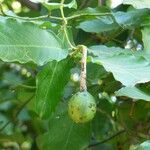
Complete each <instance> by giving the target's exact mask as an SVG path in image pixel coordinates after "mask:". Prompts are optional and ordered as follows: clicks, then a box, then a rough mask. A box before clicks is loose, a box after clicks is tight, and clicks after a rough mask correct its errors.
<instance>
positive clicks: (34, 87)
mask: <svg viewBox="0 0 150 150" xmlns="http://www.w3.org/2000/svg"><path fill="white" fill-rule="evenodd" d="M10 88H11V89H16V88H25V89H36V86H30V85H25V84H18V85H16V86H12V87H10Z"/></svg>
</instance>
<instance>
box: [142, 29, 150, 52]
mask: <svg viewBox="0 0 150 150" xmlns="http://www.w3.org/2000/svg"><path fill="white" fill-rule="evenodd" d="M149 35H150V26H149V27H145V28H144V29H143V30H142V40H143V43H144V50H146V51H148V52H150V36H149Z"/></svg>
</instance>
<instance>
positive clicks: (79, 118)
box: [68, 91, 96, 123]
mask: <svg viewBox="0 0 150 150" xmlns="http://www.w3.org/2000/svg"><path fill="white" fill-rule="evenodd" d="M68 106H69V108H68V112H69V116H70V117H71V119H72V120H73V121H74V122H76V123H86V122H88V121H90V120H92V119H93V118H94V116H95V113H96V103H95V99H94V97H93V96H92V95H91V94H90V93H88V92H87V91H84V92H78V93H76V94H75V95H73V96H72V97H71V99H70V100H69V103H68Z"/></svg>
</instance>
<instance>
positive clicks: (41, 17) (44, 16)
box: [0, 4, 62, 21]
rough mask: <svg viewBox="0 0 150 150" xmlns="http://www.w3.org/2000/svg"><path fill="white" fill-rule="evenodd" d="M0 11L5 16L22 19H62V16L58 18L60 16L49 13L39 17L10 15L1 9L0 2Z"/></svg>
mask: <svg viewBox="0 0 150 150" xmlns="http://www.w3.org/2000/svg"><path fill="white" fill-rule="evenodd" d="M0 11H1V13H2V15H3V16H7V17H11V18H16V19H22V20H31V21H32V20H40V19H46V18H50V19H56V20H62V18H60V17H55V16H50V15H49V14H48V15H43V16H39V17H34V18H30V17H20V16H11V15H8V14H6V13H5V12H4V11H3V7H2V5H1V4H0Z"/></svg>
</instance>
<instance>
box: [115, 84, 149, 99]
mask: <svg viewBox="0 0 150 150" xmlns="http://www.w3.org/2000/svg"><path fill="white" fill-rule="evenodd" d="M116 95H117V96H127V97H130V98H133V99H136V100H140V99H141V100H145V101H150V93H147V92H145V91H144V89H140V88H137V87H123V88H122V89H120V90H119V91H117V92H116Z"/></svg>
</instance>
